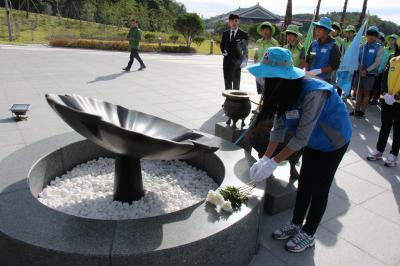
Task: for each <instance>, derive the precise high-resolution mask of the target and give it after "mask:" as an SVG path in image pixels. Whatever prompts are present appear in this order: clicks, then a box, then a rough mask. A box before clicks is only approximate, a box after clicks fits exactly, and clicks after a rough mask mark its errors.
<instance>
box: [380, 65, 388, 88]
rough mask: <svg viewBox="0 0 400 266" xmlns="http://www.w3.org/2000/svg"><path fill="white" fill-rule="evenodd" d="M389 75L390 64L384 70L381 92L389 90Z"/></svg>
mask: <svg viewBox="0 0 400 266" xmlns="http://www.w3.org/2000/svg"><path fill="white" fill-rule="evenodd" d="M388 76H389V65H387V66H386V69H385V72H383V76H382V81H381V90H382V91H381V93H382V94H385V93H386V92H388V91H389V88H388Z"/></svg>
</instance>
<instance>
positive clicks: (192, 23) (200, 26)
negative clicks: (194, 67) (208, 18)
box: [175, 13, 205, 47]
mask: <svg viewBox="0 0 400 266" xmlns="http://www.w3.org/2000/svg"><path fill="white" fill-rule="evenodd" d="M204 28H205V26H204V21H203V20H202V19H201V18H200V16H199V15H197V14H196V13H186V14H183V15H181V16H179V17H178V19H177V20H176V22H175V29H176V31H178V32H179V33H181V34H182V35H183V37H184V38H185V42H186V46H187V47H190V45H191V44H192V42H193V39H194V38H195V37H196V36H199V35H201V34H202V33H203V31H204Z"/></svg>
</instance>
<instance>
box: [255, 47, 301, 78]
mask: <svg viewBox="0 0 400 266" xmlns="http://www.w3.org/2000/svg"><path fill="white" fill-rule="evenodd" d="M247 69H248V70H249V72H250V73H251V74H252V75H253V76H255V77H256V78H282V79H299V78H302V77H304V76H305V74H306V73H305V71H304V70H302V69H300V68H297V67H294V65H293V59H292V53H291V52H290V51H289V50H288V49H285V48H280V47H271V48H268V49H267V50H266V51H265V53H264V57H263V59H262V60H261V62H260V63H258V64H255V65H252V66H249V67H248V68H247Z"/></svg>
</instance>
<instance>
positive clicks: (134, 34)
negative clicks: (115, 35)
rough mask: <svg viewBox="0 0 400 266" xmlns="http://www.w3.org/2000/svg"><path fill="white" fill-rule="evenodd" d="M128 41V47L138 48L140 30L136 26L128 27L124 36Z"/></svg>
mask: <svg viewBox="0 0 400 266" xmlns="http://www.w3.org/2000/svg"><path fill="white" fill-rule="evenodd" d="M126 38H127V39H128V41H129V49H139V42H140V40H141V39H142V31H141V30H140V29H139V28H138V27H136V28H130V29H129V33H128V35H127V36H126Z"/></svg>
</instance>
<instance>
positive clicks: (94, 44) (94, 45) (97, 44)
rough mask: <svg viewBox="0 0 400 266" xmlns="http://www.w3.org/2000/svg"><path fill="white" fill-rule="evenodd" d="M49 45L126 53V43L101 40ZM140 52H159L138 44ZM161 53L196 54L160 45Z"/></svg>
mask: <svg viewBox="0 0 400 266" xmlns="http://www.w3.org/2000/svg"><path fill="white" fill-rule="evenodd" d="M49 44H50V45H51V46H54V47H68V48H84V49H101V50H115V51H128V50H129V43H128V41H102V40H85V39H52V40H50V42H49ZM139 50H140V51H141V52H159V51H160V50H159V46H158V44H151V43H146V44H140V47H139ZM161 52H163V53H196V49H194V48H191V47H187V46H172V45H162V46H161Z"/></svg>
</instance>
